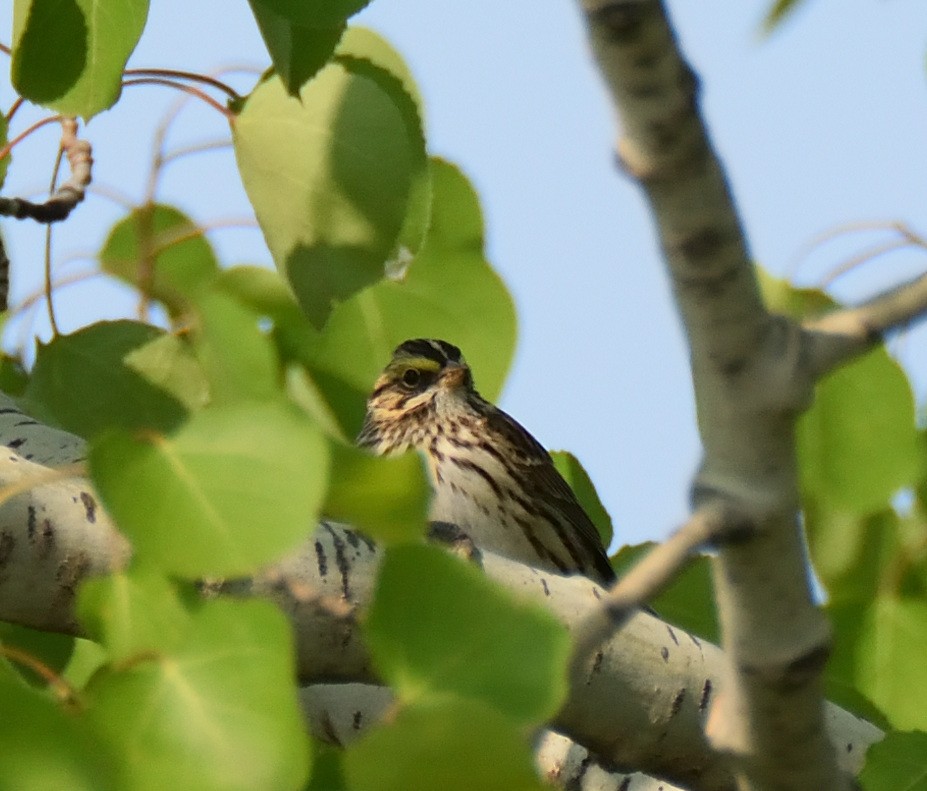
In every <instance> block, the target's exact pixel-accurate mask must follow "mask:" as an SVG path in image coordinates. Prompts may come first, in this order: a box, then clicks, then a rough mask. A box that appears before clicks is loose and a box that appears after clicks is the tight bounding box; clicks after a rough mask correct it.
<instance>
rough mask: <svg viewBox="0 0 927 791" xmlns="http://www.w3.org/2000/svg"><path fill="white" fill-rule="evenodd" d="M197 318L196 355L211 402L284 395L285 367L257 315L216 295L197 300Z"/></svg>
mask: <svg viewBox="0 0 927 791" xmlns="http://www.w3.org/2000/svg"><path fill="white" fill-rule="evenodd" d="M197 314H198V318H199V326H198V331H197V333H196V343H195V347H196V353H197V357H198V358H199V360H200V362H201V364H202V366H203V370H204V371H205V372H206V377H207V378H208V380H209V385H210V388H209V390H210V395H211V396H212V403H216V404H221V403H231V402H234V401H239V400H242V399H257V400H266V399H270V398H274V397H277V396H279V395H280V392H281V389H282V382H281V375H280V363H279V361H278V360H277V355H276V353H275V350H274V347H273V345H272V344H271V342H270V340H269V339H268V337H267V335H266V334H265V333H264V332H262V331H261V329H260V328H259V327H258V316H257V315H256V314H255V313H254V312H252V311H251V310H249V309H248V308H246V307H244V306H243V305H242V304H241V303H240V302H238V301H237V300H235V299H233V298H232V297H229V296H226V295H225V294H223V293H221V292H219V291H214V292H212V293H209V294H207V295H205V296H204V297H202V298H201V299H200V300H198V302H197Z"/></svg>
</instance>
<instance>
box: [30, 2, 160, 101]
mask: <svg viewBox="0 0 927 791" xmlns="http://www.w3.org/2000/svg"><path fill="white" fill-rule="evenodd" d="M147 16H148V0H109V2H106V3H102V2H99V0H16V2H15V5H14V13H13V63H12V79H13V84H14V86H15V87H16V90H17V91H18V92H19V93H20V94H22V95H23V96H24V97H25V98H27V99H30V100H31V101H34V102H36V103H37V104H43V105H45V106H47V107H51V108H53V109H55V110H57V111H58V112H60V113H61V114H62V115H79V116H82V117H83V118H86V119H89V118H90V117H91V116H93V115H96V114H97V113H99V112H100V111H102V110H105V109H107V108H108V107H111V106H112V105H113V104H114V103H115V102H116V99H118V98H119V93H120V90H121V83H122V70H123V69H124V68H125V65H126V62H127V61H128V59H129V55H131V54H132V51H133V50H134V49H135V45H136V44H137V43H138V40H139V37H140V36H141V34H142V30H143V29H144V27H145V20H146V19H147Z"/></svg>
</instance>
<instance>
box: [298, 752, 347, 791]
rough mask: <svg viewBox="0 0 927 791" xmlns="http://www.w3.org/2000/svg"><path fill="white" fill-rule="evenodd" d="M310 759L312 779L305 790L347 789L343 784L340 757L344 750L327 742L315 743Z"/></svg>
mask: <svg viewBox="0 0 927 791" xmlns="http://www.w3.org/2000/svg"><path fill="white" fill-rule="evenodd" d="M315 748H316V750H315V755H314V756H313V759H312V780H311V781H310V782H309V786H308V787H307V788H306V791H348V790H347V786H345V784H344V771H343V769H342V766H341V764H342V758H343V756H344V751H343V750H341V749H339V748H337V747H331V746H329V745H327V744H319V743H316V745H315Z"/></svg>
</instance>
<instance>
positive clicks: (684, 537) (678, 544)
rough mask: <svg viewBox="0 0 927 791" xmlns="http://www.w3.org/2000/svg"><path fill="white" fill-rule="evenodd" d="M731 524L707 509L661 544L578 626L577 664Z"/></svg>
mask: <svg viewBox="0 0 927 791" xmlns="http://www.w3.org/2000/svg"><path fill="white" fill-rule="evenodd" d="M726 523H727V521H726V519H725V514H724V513H723V512H722V511H720V510H719V509H717V508H704V509H701V510H699V511H697V512H696V513H695V514H693V515H692V518H691V519H689V521H688V522H686V523H685V524H684V525H683V526H682V527H681V528H679V530H677V531H676V532H675V533H673V534H672V535H671V536H670V537H669V538H668V539H667V540H666V541H664V542H663V543H662V544H657V545H656V546H655V547H654V548H653V549H652V550H650V552H648V553H647V554H646V555H645V556H644V557H643V558H641V559H640V560H639V561H638V562H637V563H635V564H634V566H633V567H632V568H631V570H630V571H628V572H627V573H626V574H625V575H624V576H623V577H621V578H620V579H619V580H618V581H617V582H616V583H615V584H614V585H613V586H612V588H611V589H610V590H609V591H608V593H606V594H605V596H604V597H603V598H602V601H601V603H600V604H599V606H598V607H596V608H595V609H594V610H593V611H592V612H590V613H589V614H588V615H587V616H586V617H585V618H584V619H583V620H582V621H581V622H580V623H579V624H578V625H577V627H576V630H575V633H574V639H573V643H574V645H573V653H574V657H575V658H574V661H578V662H583V661H585V660H586V659H587V658H588V657H589V656H590V655H591V654H592V652H593V651H594V650H595V649H596V648H598V647H599V645H600V644H601V643H603V642H605V641H606V640H607V639H608V638H609V637H610V636H611V635H612V634H614V633H615V632H616V631H618V630H619V629H620V628H621V627H622V626H624V624H625V623H626V622H627V620H628V619H629V618H630V617H631V616H632V615H633V614H634V613H635V612H636V611H637V610H638V609H640V608H641V607H642V606H643V605H644V604H646V603H647V602H648V601H650V600H651V599H652V598H653V597H654V596H656V595H657V594H658V593H659V592H660V591H662V590H663V589H664V588H665V587H666V586H667V585H669V583H670V582H672V581H673V579H674V578H675V577H676V575H677V574H678V573H679V571H680V570H681V569H682V567H683V566H684V565H685V564H686V563H687V562H688V561H689V560H690V559H691V558H692V556H693V555H694V554H695V552H696V551H698V549H699V548H700V547H703V546H705V545H706V544H708V543H709V542H710V541H712V540H714V539H715V537H716V536H717V535H718V534H720V531H721V529H722V528H723V527H724V525H725V524H726Z"/></svg>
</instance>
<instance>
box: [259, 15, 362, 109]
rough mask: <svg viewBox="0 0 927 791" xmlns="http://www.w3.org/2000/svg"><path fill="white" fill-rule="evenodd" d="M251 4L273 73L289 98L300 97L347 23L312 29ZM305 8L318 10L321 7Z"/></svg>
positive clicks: (335, 44)
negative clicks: (278, 78)
mask: <svg viewBox="0 0 927 791" xmlns="http://www.w3.org/2000/svg"><path fill="white" fill-rule="evenodd" d="M249 2H250V3H251V11H252V12H253V13H254V18H255V19H256V20H257V23H258V27H259V28H260V30H261V37H262V38H263V39H264V44H265V45H266V46H267V52H268V53H269V54H270V59H271V60H272V61H273V64H274V71H275V72H276V73H277V76H278V77H280V79H281V80H282V81H283V84H284V85H285V86H286V91H287V93H288V94H290V96H297V95H299V90H300V88H302V86H303V85H304V84H305V83H306V82H307V81H308V80H309V79H310V78H311V77H312V76H313V75H315V74H316V73H317V72H318V71H319V69H321V68H322V67H323V66H324V65H325V64H326V63H328V61H329V60H330V59H331V57H332V54H333V53H334V51H335V47H336V46H337V44H338V41H339V40H340V39H341V36H342V34H343V33H344V29H345V25H344V22H343V21H342V22H338V23H336V24H334V25H331V26H325V27H311V26H308V25H304V24H300V23H299V22H296V21H294V20H292V19H290V18H287V17H285V16H283V15H281V14H279V13H277V12H276V11H275V10H274V8H273V6H272V4H270V3H266V2H262V1H261V0H249ZM304 5H305V6H306V7H309V6H312V7H318V5H319V4H315V3H312V4H309V3H307V4H304Z"/></svg>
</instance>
